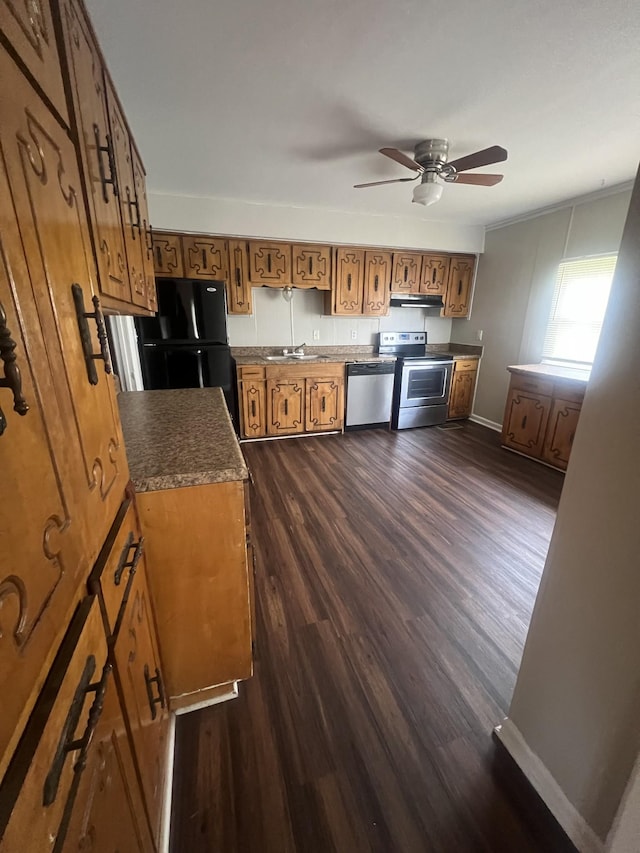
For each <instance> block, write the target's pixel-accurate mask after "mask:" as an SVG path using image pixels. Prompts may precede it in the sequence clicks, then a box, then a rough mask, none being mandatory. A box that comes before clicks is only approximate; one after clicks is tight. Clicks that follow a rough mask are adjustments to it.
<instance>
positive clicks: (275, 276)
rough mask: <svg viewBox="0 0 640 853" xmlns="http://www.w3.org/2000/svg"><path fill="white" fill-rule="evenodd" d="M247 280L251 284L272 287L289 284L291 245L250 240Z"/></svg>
mask: <svg viewBox="0 0 640 853" xmlns="http://www.w3.org/2000/svg"><path fill="white" fill-rule="evenodd" d="M249 280H250V281H251V283H252V284H267V285H271V286H272V287H283V286H284V285H287V284H291V246H290V245H289V244H288V243H271V242H269V243H267V242H257V241H256V240H250V241H249Z"/></svg>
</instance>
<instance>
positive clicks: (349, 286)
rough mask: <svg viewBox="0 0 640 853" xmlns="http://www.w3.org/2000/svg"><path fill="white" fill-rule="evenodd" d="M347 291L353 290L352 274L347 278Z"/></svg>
mask: <svg viewBox="0 0 640 853" xmlns="http://www.w3.org/2000/svg"><path fill="white" fill-rule="evenodd" d="M347 290H351V273H349V275H348V276H347Z"/></svg>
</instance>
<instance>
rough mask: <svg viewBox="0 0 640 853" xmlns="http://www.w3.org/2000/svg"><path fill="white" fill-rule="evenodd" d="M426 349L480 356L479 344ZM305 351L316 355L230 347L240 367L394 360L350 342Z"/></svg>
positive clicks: (478, 357)
mask: <svg viewBox="0 0 640 853" xmlns="http://www.w3.org/2000/svg"><path fill="white" fill-rule="evenodd" d="M427 351H428V352H429V353H442V355H449V356H451V357H452V358H475V359H480V358H481V356H482V348H481V347H468V348H465V346H464V345H455V344H453V345H449V344H429V345H428V346H427ZM305 352H306V353H308V354H309V355H318V356H319V358H317V359H308V360H307V359H302V360H301V359H298V358H286V359H278V360H277V361H270V360H269V359H267V358H265V356H267V355H280V354H281V353H282V348H277V347H232V350H231V354H232V355H233V357H234V359H235V361H236V364H238V365H240V367H242V366H243V365H247V364H259V365H267V364H310V365H312V364H323V363H324V364H327V363H333V364H347V363H353V362H363V361H395V356H392V355H391V356H389V355H378V354H377V353H376V352H375V351H374V348H373V347H365V346H353V347H305Z"/></svg>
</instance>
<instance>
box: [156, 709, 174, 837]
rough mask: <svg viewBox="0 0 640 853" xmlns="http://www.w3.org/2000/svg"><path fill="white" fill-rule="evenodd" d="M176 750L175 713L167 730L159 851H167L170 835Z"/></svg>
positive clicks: (170, 718)
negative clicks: (165, 774)
mask: <svg viewBox="0 0 640 853" xmlns="http://www.w3.org/2000/svg"><path fill="white" fill-rule="evenodd" d="M175 751H176V715H175V714H171V716H170V717H169V731H168V734H167V781H166V783H165V789H164V802H163V804H162V827H161V829H160V844H159V845H158V850H159V853H169V840H170V837H171V805H172V802H173V765H174V757H175Z"/></svg>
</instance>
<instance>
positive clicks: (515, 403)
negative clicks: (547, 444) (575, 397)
mask: <svg viewBox="0 0 640 853" xmlns="http://www.w3.org/2000/svg"><path fill="white" fill-rule="evenodd" d="M550 410H551V397H545V396H542V395H534V394H530V393H528V392H527V391H521V390H519V389H517V388H512V389H511V390H510V391H509V396H508V397H507V405H506V407H505V420H504V424H503V427H502V443H503V444H504V445H506V446H507V447H511V448H512V449H513V450H518V451H519V452H520V453H526V455H527V456H537V457H539V456H540V455H541V453H542V447H543V444H544V437H545V433H546V430H547V422H548V420H549V412H550Z"/></svg>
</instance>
